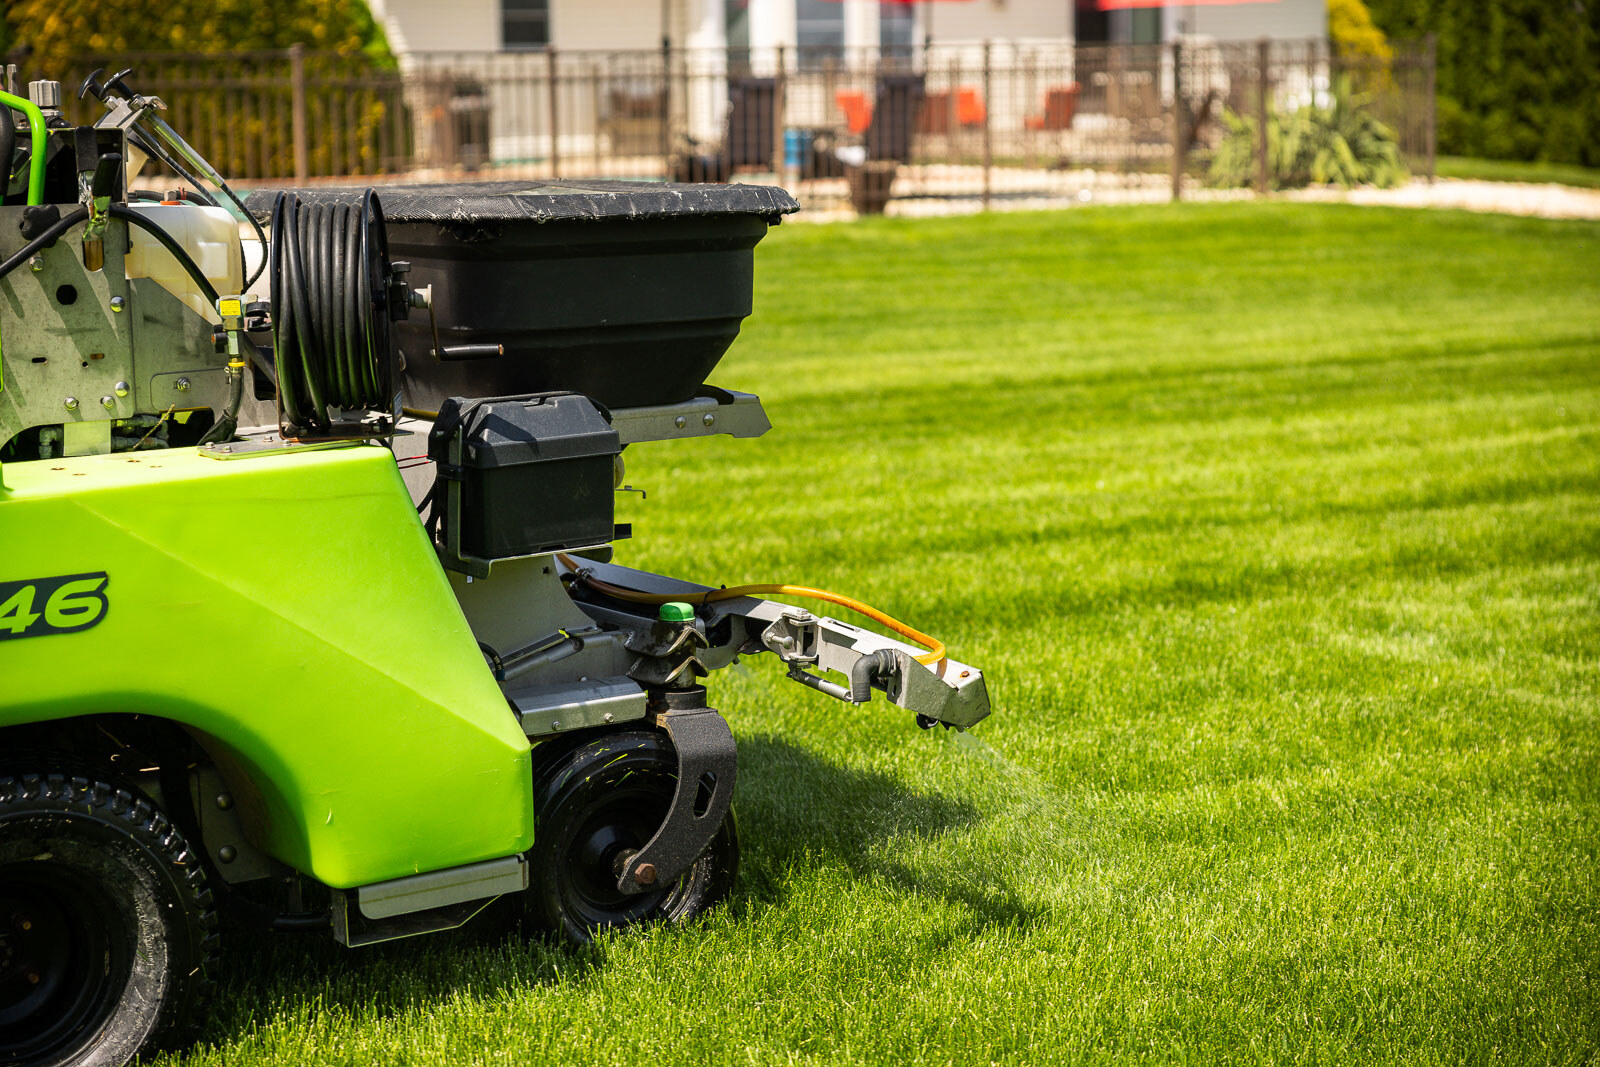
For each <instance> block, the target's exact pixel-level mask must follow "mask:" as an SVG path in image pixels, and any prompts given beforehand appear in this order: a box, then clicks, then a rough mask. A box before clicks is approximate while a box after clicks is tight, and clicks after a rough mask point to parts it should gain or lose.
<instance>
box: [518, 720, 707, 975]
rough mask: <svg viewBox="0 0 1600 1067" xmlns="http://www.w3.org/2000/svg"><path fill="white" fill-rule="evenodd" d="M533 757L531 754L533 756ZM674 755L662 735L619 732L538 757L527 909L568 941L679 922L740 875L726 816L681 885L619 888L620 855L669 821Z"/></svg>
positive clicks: (702, 908) (675, 769) (674, 783)
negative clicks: (636, 926) (631, 889)
mask: <svg viewBox="0 0 1600 1067" xmlns="http://www.w3.org/2000/svg"><path fill="white" fill-rule="evenodd" d="M534 754H535V756H537V755H538V751H537V750H535V753H534ZM677 783H678V755H677V753H676V752H674V751H673V748H672V742H671V741H669V740H668V739H667V737H666V735H665V734H661V733H658V732H656V731H654V730H624V731H619V732H617V733H611V734H606V735H604V736H602V737H599V738H596V739H594V740H590V741H587V742H584V743H582V744H579V745H577V746H576V747H572V748H569V749H567V750H566V751H564V752H563V753H562V754H560V755H559V756H557V757H556V758H555V759H546V760H543V761H538V760H536V762H535V771H534V806H535V810H536V812H537V819H538V821H537V823H536V827H535V830H534V834H535V836H534V842H533V849H532V851H531V852H530V853H529V854H528V859H529V863H530V865H531V872H530V884H529V886H528V898H527V910H528V913H529V914H530V915H531V916H532V918H533V919H534V920H535V921H536V922H537V923H538V924H539V925H540V926H543V927H545V928H546V929H549V930H554V931H555V932H556V933H558V934H560V935H561V936H562V937H564V938H565V939H566V940H568V941H570V942H572V943H574V944H584V943H586V942H588V941H589V940H590V938H591V937H593V936H594V934H595V933H597V932H598V931H601V930H604V929H606V928H608V927H613V926H624V925H627V924H629V923H638V922H681V921H682V920H684V919H689V918H692V917H693V916H696V915H699V914H700V913H702V912H704V911H705V910H707V909H708V908H711V907H713V906H714V905H716V904H718V903H720V902H721V901H722V900H724V899H725V898H726V897H727V895H728V893H729V892H730V891H732V889H733V883H734V879H735V878H736V877H737V875H738V871H739V834H738V830H737V829H736V828H735V826H734V820H733V812H732V811H731V810H730V811H729V812H728V815H727V817H726V818H724V819H723V820H722V826H721V827H719V828H718V830H717V834H716V836H715V837H713V838H712V839H711V844H710V845H708V846H707V847H706V850H705V851H704V852H702V853H701V854H700V858H699V859H697V860H695V862H694V864H693V865H692V866H691V867H690V868H689V869H688V870H687V871H685V872H684V873H683V875H682V877H680V878H679V879H678V881H677V882H676V883H675V884H673V885H671V886H666V887H664V888H662V889H659V890H655V891H652V892H648V893H638V894H633V895H630V894H626V893H623V892H621V891H620V890H618V889H617V874H618V870H617V859H618V856H619V855H620V854H621V853H622V852H624V851H626V850H629V849H639V848H643V847H644V845H645V843H646V842H648V841H649V840H650V838H651V837H652V836H654V834H655V832H656V830H657V829H658V828H659V827H660V826H661V823H662V820H664V819H665V818H666V816H667V809H668V807H669V806H670V805H671V803H672V794H673V790H674V789H675V788H676V786H677Z"/></svg>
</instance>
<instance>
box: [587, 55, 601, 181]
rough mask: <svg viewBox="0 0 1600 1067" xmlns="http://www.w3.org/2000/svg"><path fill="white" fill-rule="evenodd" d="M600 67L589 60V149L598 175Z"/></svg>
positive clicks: (596, 175) (598, 175) (595, 173)
mask: <svg viewBox="0 0 1600 1067" xmlns="http://www.w3.org/2000/svg"><path fill="white" fill-rule="evenodd" d="M600 104H601V101H600V67H599V65H598V64H596V63H595V61H594V60H592V59H591V60H590V61H589V109H590V112H591V117H590V123H589V125H590V129H591V130H592V131H593V133H592V135H591V137H590V140H589V149H590V151H591V152H592V153H593V155H594V176H595V177H596V178H598V177H600Z"/></svg>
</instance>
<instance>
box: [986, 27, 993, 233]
mask: <svg viewBox="0 0 1600 1067" xmlns="http://www.w3.org/2000/svg"><path fill="white" fill-rule="evenodd" d="M993 74H994V66H993V64H992V63H991V62H990V55H989V41H988V40H987V39H985V40H984V42H983V210H985V211H988V210H989V193H990V188H989V182H990V171H992V170H993V169H994V139H993V137H992V130H991V128H990V123H989V116H990V115H991V114H992V113H993V112H994V98H993V96H992V95H991V94H990V91H989V90H990V86H991V85H992V84H993Z"/></svg>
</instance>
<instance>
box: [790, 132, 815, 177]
mask: <svg viewBox="0 0 1600 1067" xmlns="http://www.w3.org/2000/svg"><path fill="white" fill-rule="evenodd" d="M810 153H811V131H810V130H802V129H797V128H795V127H793V126H790V127H789V128H788V129H786V130H784V131H783V165H784V166H785V167H788V168H790V169H792V170H799V169H800V168H801V167H802V166H803V165H804V164H805V159H806V156H807V155H809V154H810Z"/></svg>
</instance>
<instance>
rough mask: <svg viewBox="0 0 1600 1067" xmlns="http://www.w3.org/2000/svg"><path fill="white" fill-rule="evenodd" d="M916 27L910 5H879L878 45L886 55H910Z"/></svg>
mask: <svg viewBox="0 0 1600 1067" xmlns="http://www.w3.org/2000/svg"><path fill="white" fill-rule="evenodd" d="M915 26H916V21H915V20H914V19H913V17H912V14H911V5H910V4H885V3H880V4H879V5H878V45H879V47H881V48H882V49H883V50H884V53H885V54H887V55H893V56H906V55H910V54H911V45H912V41H913V39H914V37H915Z"/></svg>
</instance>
